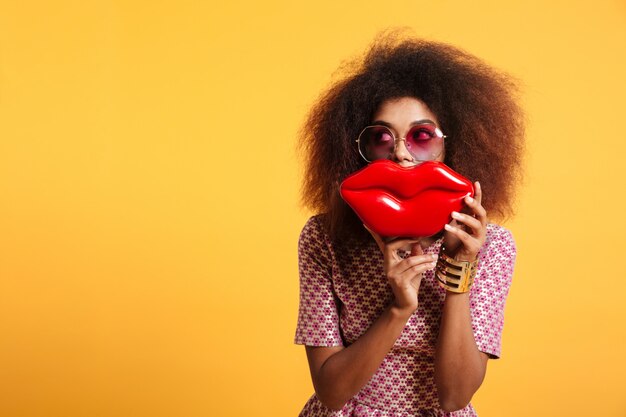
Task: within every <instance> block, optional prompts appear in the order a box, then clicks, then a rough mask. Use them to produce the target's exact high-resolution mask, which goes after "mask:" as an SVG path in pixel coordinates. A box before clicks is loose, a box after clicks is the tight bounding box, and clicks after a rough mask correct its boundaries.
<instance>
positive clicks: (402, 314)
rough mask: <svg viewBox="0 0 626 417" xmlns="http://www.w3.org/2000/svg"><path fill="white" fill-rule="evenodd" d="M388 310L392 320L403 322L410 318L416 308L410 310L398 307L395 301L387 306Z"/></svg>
mask: <svg viewBox="0 0 626 417" xmlns="http://www.w3.org/2000/svg"><path fill="white" fill-rule="evenodd" d="M388 309H389V313H390V314H391V316H392V317H393V318H396V319H398V320H402V321H404V322H406V321H407V320H409V317H411V316H412V315H413V313H414V312H415V310H417V308H415V310H411V309H410V308H402V307H399V306H397V305H396V304H395V301H394V302H392V303H391V304H389V307H388Z"/></svg>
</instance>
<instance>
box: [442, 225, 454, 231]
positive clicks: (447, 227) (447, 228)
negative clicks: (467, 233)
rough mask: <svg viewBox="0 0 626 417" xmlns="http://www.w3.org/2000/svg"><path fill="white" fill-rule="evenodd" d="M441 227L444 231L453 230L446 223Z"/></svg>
mask: <svg viewBox="0 0 626 417" xmlns="http://www.w3.org/2000/svg"><path fill="white" fill-rule="evenodd" d="M443 227H444V228H445V229H446V230H452V229H453V227H452V226H450V225H449V224H447V223H446V224H445V225H444V226H443Z"/></svg>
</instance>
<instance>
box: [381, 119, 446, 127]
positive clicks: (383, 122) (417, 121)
mask: <svg viewBox="0 0 626 417" xmlns="http://www.w3.org/2000/svg"><path fill="white" fill-rule="evenodd" d="M425 123H426V124H431V125H435V126H437V123H435V122H433V121H432V120H430V119H422V120H416V121H414V122H411V124H410V126H411V127H412V126H415V125H423V124H425ZM372 124H373V125H383V126H386V127H388V128H393V126H392V125H391V123H389V122H385V121H384V120H374V121H373V122H372Z"/></svg>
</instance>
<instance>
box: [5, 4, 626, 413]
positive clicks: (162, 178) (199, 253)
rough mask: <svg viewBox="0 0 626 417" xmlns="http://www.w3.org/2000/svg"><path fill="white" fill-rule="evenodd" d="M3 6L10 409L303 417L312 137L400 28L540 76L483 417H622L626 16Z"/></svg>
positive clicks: (414, 7)
mask: <svg viewBox="0 0 626 417" xmlns="http://www.w3.org/2000/svg"><path fill="white" fill-rule="evenodd" d="M0 7H1V10H0V416H3V417H4V416H7V417H18V416H20V417H35V416H37V417H39V416H41V417H56V416H59V417H73V416H88V417H100V416H102V417H104V416H107V417H114V416H115V417H117V416H136V417H144V416H145V417H148V416H149V417H159V416H177V417H178V416H180V417H195V416H210V417H213V416H218V417H222V416H224V417H230V416H233V417H234V416H272V417H275V416H285V417H287V416H295V415H297V413H298V412H299V410H300V409H301V407H302V405H303V404H304V402H305V401H306V400H307V399H308V397H309V396H310V395H311V394H312V392H313V388H312V385H311V382H310V377H309V373H308V366H307V362H306V357H305V353H304V348H303V347H302V346H296V345H293V336H294V331H295V324H296V317H297V308H298V276H297V257H296V243H297V237H298V234H299V232H300V230H301V228H302V226H303V224H304V222H305V221H306V219H307V217H308V216H309V215H310V213H308V212H306V211H304V210H303V209H300V208H299V206H298V189H299V181H300V176H301V165H300V162H299V161H298V160H297V158H296V156H295V153H294V147H295V138H296V132H297V129H298V127H299V126H300V124H301V122H302V120H303V118H304V115H305V113H306V111H307V109H308V108H309V106H310V105H311V104H312V103H313V102H314V100H315V98H316V97H317V95H318V94H319V93H320V91H321V90H322V89H323V88H324V87H326V86H327V85H328V82H329V81H330V79H331V74H332V73H333V71H334V70H335V69H336V68H337V67H338V66H339V65H340V64H341V62H342V60H344V59H346V58H349V57H351V56H354V55H355V54H359V53H361V52H362V51H363V49H364V48H365V47H366V46H367V45H368V44H369V42H370V41H371V40H372V38H373V37H374V35H375V34H376V33H377V32H378V31H379V30H381V29H384V28H386V27H389V26H410V27H412V28H413V29H414V30H415V32H416V33H417V34H419V35H422V36H424V37H427V38H430V39H435V40H440V41H444V42H450V43H453V44H455V45H458V46H460V47H462V48H464V49H466V50H468V51H470V52H472V53H474V54H476V55H478V56H480V57H482V58H484V59H485V60H486V61H488V62H489V63H491V64H492V65H494V66H496V67H498V68H501V69H505V70H507V71H509V72H511V73H512V74H513V75H515V76H517V77H519V78H520V79H521V80H522V81H523V82H524V84H525V94H524V106H525V108H526V110H527V113H528V120H529V129H528V158H527V164H526V165H527V177H526V184H525V185H524V187H523V188H522V189H521V190H520V194H519V204H518V215H517V217H515V218H514V220H512V221H510V222H508V223H507V224H506V226H507V227H509V228H510V229H511V230H512V231H513V233H514V235H515V237H516V240H517V244H518V250H519V256H518V262H517V266H516V271H515V275H514V281H513V287H512V291H511V294H510V297H509V299H508V303H507V308H506V322H505V331H504V339H503V354H502V358H501V359H500V360H497V361H491V362H490V364H489V366H488V372H487V378H486V381H485V382H484V384H483V386H482V388H481V389H480V391H479V392H478V394H477V395H476V396H475V398H474V404H475V406H476V408H477V409H478V411H479V414H480V416H481V417H496V416H511V417H516V416H520V417H521V416H614V417H618V416H621V417H623V416H625V415H626V400H625V399H624V395H623V388H624V375H626V361H625V360H624V354H625V353H626V351H625V349H624V348H625V336H626V331H625V329H626V326H625V325H624V321H625V320H626V290H625V282H626V280H625V278H626V273H624V261H623V254H624V251H625V250H626V245H625V244H624V239H625V236H626V222H625V221H624V218H623V216H624V203H625V202H626V201H625V200H626V199H625V197H624V189H625V187H624V185H623V181H624V179H625V175H624V165H625V164H624V156H625V150H626V134H624V131H625V129H624V123H625V122H626V117H625V114H626V106H625V105H624V97H626V82H625V81H624V75H625V74H626V3H624V1H608V0H598V1H594V2H588V1H567V2H566V1H559V2H542V1H537V0H532V1H525V2H516V3H512V2H511V3H508V2H501V1H487V0H481V1H474V2H466V1H452V0H449V1H445V0H444V1H437V2H434V1H433V2H419V1H397V0H389V1H384V2H363V1H349V2H341V1H330V0H323V1H316V2H294V1H265V2H262V3H260V2H254V1H247V2H242V1H231V2H225V3H218V2H215V1H214V2H204V1H199V0H198V1H174V0H170V1H78V0H77V1H67V0H61V1H49V2H43V1H42V2H36V1H34V2H28V1H25V2H18V1H11V2H9V1H2V2H1V3H0Z"/></svg>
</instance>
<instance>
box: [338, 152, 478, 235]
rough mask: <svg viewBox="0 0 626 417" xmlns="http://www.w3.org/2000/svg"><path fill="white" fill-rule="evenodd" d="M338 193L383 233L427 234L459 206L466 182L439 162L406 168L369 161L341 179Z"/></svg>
mask: <svg viewBox="0 0 626 417" xmlns="http://www.w3.org/2000/svg"><path fill="white" fill-rule="evenodd" d="M340 192H341V196H342V197H343V199H344V200H345V201H346V203H348V205H349V206H350V207H352V209H353V210H354V211H355V213H356V214H357V216H359V217H360V218H361V220H362V221H363V223H364V224H365V225H366V226H367V227H368V228H369V229H371V230H372V231H374V232H376V233H378V234H379V235H381V236H385V237H398V236H402V237H426V236H432V235H434V234H436V233H437V232H439V231H440V230H441V229H443V226H444V225H445V224H446V223H448V222H449V221H450V219H451V217H450V215H451V213H452V211H460V210H461V209H462V207H463V199H464V198H465V196H466V195H468V194H469V195H470V196H474V186H473V185H472V183H471V181H469V180H468V179H467V178H465V177H463V176H462V175H460V174H458V173H456V172H454V171H453V170H452V169H450V168H449V167H448V166H447V165H445V164H443V163H441V162H438V161H428V162H424V163H422V164H420V165H417V166H415V167H409V168H405V167H402V166H400V165H398V164H397V163H395V162H392V161H390V160H388V159H383V160H378V161H374V162H372V163H371V164H369V165H368V166H366V167H365V168H363V169H361V170H359V171H357V172H355V173H354V174H352V175H350V176H349V177H348V178H346V179H345V181H343V182H342V183H341V187H340Z"/></svg>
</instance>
